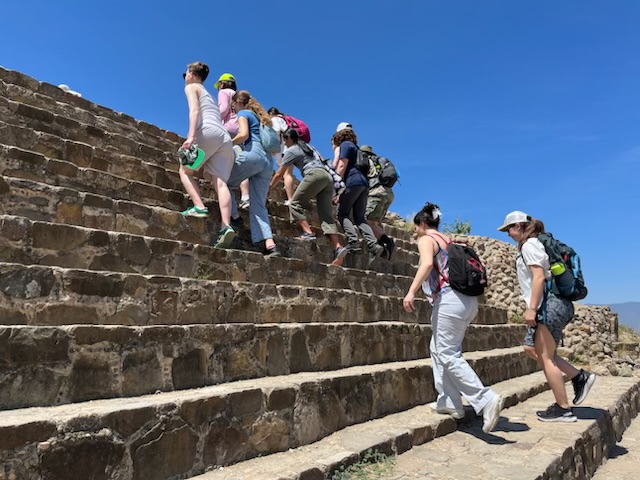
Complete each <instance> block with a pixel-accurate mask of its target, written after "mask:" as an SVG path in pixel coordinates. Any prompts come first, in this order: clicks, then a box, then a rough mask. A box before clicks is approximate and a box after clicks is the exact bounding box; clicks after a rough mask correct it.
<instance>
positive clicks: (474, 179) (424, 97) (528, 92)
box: [0, 0, 640, 303]
mask: <svg viewBox="0 0 640 480" xmlns="http://www.w3.org/2000/svg"><path fill="white" fill-rule="evenodd" d="M224 5H225V2H197V1H191V2H168V1H154V2H149V1H146V2H144V3H143V2H139V1H133V0H131V1H127V2H124V1H119V0H118V1H111V2H91V1H58V2H49V1H44V0H43V1H39V2H34V1H29V0H22V1H21V2H4V4H3V7H2V10H3V12H2V15H3V20H4V21H3V22H2V23H3V28H2V31H1V33H0V35H1V36H2V41H1V42H0V64H2V65H3V66H5V67H7V68H12V69H16V70H19V71H22V72H24V73H27V74H29V75H31V76H33V77H35V78H37V79H39V80H42V81H47V82H50V83H53V84H60V83H67V84H69V85H70V86H71V88H72V89H75V90H78V91H80V92H82V94H83V95H84V96H85V97H86V98H87V99H89V100H92V101H94V102H97V103H100V104H103V105H106V106H109V107H111V108H113V109H115V110H120V111H123V112H126V113H128V114H130V115H133V116H134V117H136V118H139V119H142V120H146V121H148V122H151V123H154V124H156V125H158V126H160V127H163V128H167V129H169V130H172V131H175V132H178V133H180V134H183V135H184V134H185V133H186V129H187V109H186V101H185V98H184V93H183V80H182V77H181V73H182V72H183V71H184V70H185V66H186V64H187V63H189V62H191V61H194V60H202V61H205V62H207V63H208V64H209V66H210V68H211V79H210V80H207V82H206V86H207V87H209V89H210V90H213V81H214V78H213V77H217V76H218V75H219V74H221V73H223V72H231V73H233V74H234V75H235V76H236V77H237V79H238V83H239V87H240V88H243V89H247V90H249V91H250V92H251V93H252V94H253V95H254V96H255V97H256V98H257V99H258V100H259V101H260V102H261V103H262V104H263V105H264V106H265V107H266V108H268V107H270V106H277V107H278V108H279V109H280V110H282V111H285V112H287V113H290V114H292V115H294V116H296V117H299V118H301V119H303V120H305V121H306V122H307V123H308V124H309V127H310V129H311V133H312V140H313V141H312V143H313V144H314V145H315V146H316V147H318V148H319V149H320V150H321V151H322V152H324V153H325V154H327V155H328V154H329V151H330V144H329V142H330V138H331V135H332V134H333V131H334V129H335V126H336V124H337V123H338V122H341V121H348V122H351V123H353V125H354V128H355V129H356V132H357V134H358V136H359V139H360V143H361V144H371V145H373V146H374V149H375V151H376V152H377V153H379V154H383V155H385V156H388V157H390V158H392V159H393V160H394V161H395V163H396V164H397V165H398V167H399V169H400V171H401V174H402V179H401V185H399V186H398V187H397V188H396V189H395V190H396V201H395V202H394V204H393V205H392V210H393V211H395V212H397V213H399V214H401V215H402V216H406V215H409V214H411V213H412V212H415V211H416V210H418V209H419V208H420V207H421V206H422V205H423V204H424V202H425V201H426V200H429V201H433V202H436V203H438V204H439V205H440V206H441V209H442V211H443V213H444V215H445V217H444V220H445V221H446V222H452V221H454V220H455V218H456V217H460V218H461V219H464V220H469V221H470V222H471V224H472V233H474V234H477V235H487V236H492V237H496V238H500V239H505V240H506V239H507V238H506V235H504V234H501V233H499V232H497V231H496V230H495V228H496V226H498V225H500V223H501V222H502V220H503V218H504V215H505V214H506V213H507V212H508V211H510V210H515V209H520V210H525V211H526V212H528V213H529V214H531V215H533V216H535V217H538V218H541V219H542V220H543V221H544V222H545V224H546V226H547V229H548V230H549V231H551V232H553V233H554V234H555V235H556V237H559V238H560V239H562V240H564V241H566V242H567V243H569V244H570V245H572V246H573V247H574V248H575V249H576V250H577V251H578V252H579V253H580V254H581V256H582V259H583V267H584V271H585V276H586V280H587V285H588V286H589V288H590V292H591V293H590V295H589V297H588V298H587V302H588V303H617V302H623V301H632V300H640V293H638V291H639V290H640V281H639V280H638V278H639V276H638V273H637V272H639V271H640V254H638V250H637V248H636V247H637V245H638V243H639V242H638V239H639V238H640V229H639V227H638V225H639V222H638V219H639V214H638V207H640V194H639V193H638V191H639V189H640V188H639V184H640V180H639V173H640V172H639V171H640V93H639V90H638V86H639V85H640V80H639V79H640V56H639V52H640V27H639V25H640V2H637V1H635V0H627V1H615V2H603V1H600V0H598V1H594V0H581V1H577V0H576V1H557V0H555V1H536V2H517V1H510V0H509V1H508V0H503V1H493V0H482V1H478V0H464V1H444V0H442V1H437V2H436V1H428V0H425V1H408V0H396V1H393V2H391V1H375V0H367V1H364V0H363V1H347V0H342V1H334V0H324V1H321V2H320V1H318V2H315V1H314V2H306V1H299V2H290V1H289V2H283V1H278V0H272V1H268V2H267V1H261V0H246V1H244V2H237V3H234V2H226V5H228V6H226V7H225V6H224Z"/></svg>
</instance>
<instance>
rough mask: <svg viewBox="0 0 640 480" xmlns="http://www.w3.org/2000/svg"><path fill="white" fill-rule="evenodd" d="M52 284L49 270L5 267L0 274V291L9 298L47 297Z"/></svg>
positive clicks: (52, 277)
mask: <svg viewBox="0 0 640 480" xmlns="http://www.w3.org/2000/svg"><path fill="white" fill-rule="evenodd" d="M54 283H55V277H54V275H53V272H52V271H51V270H43V269H26V268H25V267H5V268H3V269H2V271H1V272H0V291H1V292H2V293H4V294H5V295H7V296H9V297H14V298H24V299H28V298H38V297H48V296H49V294H50V293H51V290H52V288H53V285H54Z"/></svg>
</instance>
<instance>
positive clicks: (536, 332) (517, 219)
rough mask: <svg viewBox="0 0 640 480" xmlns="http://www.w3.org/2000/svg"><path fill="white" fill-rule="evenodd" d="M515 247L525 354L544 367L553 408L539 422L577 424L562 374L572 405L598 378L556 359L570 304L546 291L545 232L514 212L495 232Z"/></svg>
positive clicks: (540, 414)
mask: <svg viewBox="0 0 640 480" xmlns="http://www.w3.org/2000/svg"><path fill="white" fill-rule="evenodd" d="M498 230H499V231H501V232H506V233H507V234H508V235H509V236H510V237H511V238H512V239H513V240H514V241H515V242H517V244H518V250H519V251H520V253H519V255H518V256H517V258H516V274H517V277H518V283H519V284H520V291H521V294H522V298H524V301H525V302H526V304H527V311H526V313H525V315H524V321H525V323H526V324H527V325H528V326H529V329H528V330H527V334H526V335H525V338H524V349H525V351H526V352H527V354H528V355H529V356H530V357H531V358H533V359H535V360H536V361H537V362H538V363H539V364H540V366H541V367H542V369H543V371H544V374H545V377H546V378H547V381H548V382H549V386H550V387H551V390H552V391H553V395H554V397H555V400H556V401H555V403H554V404H553V405H551V406H550V407H549V408H547V409H546V410H542V411H539V412H537V416H538V420H540V421H543V422H575V421H576V420H577V417H576V416H575V415H574V414H573V411H572V410H571V408H569V400H568V399H567V390H566V388H565V384H564V377H563V375H562V374H563V373H564V374H565V375H566V376H567V377H568V378H570V379H571V381H572V383H573V388H574V391H575V397H574V399H573V403H574V404H575V405H579V404H580V403H582V402H583V401H584V399H585V398H586V397H587V394H588V393H589V390H590V389H591V386H592V385H593V383H594V382H595V379H596V375H595V374H594V373H589V372H586V371H584V370H578V369H577V368H575V367H574V366H573V365H571V364H570V363H569V362H567V361H566V360H565V359H563V358H561V357H560V356H559V355H558V353H557V350H556V349H557V346H558V344H559V343H560V342H561V341H562V332H563V330H564V327H565V326H566V324H567V322H568V321H569V320H571V317H573V313H574V310H573V303H571V301H569V300H566V299H563V298H560V297H557V296H555V295H554V294H553V292H551V291H549V290H548V289H547V288H546V284H547V280H549V279H550V278H551V270H550V266H549V255H548V254H547V252H546V250H545V248H544V246H543V245H542V242H540V240H538V235H540V234H541V233H543V232H544V223H542V222H541V221H540V220H537V219H535V218H532V217H531V216H529V215H527V214H526V213H524V212H522V211H519V210H515V211H513V212H511V213H509V214H507V216H506V217H505V219H504V223H503V224H502V225H501V226H500V227H498Z"/></svg>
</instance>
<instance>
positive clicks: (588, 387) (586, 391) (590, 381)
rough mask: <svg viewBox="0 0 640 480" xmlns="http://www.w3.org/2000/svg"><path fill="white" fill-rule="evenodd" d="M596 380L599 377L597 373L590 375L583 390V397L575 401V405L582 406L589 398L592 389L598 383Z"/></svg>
mask: <svg viewBox="0 0 640 480" xmlns="http://www.w3.org/2000/svg"><path fill="white" fill-rule="evenodd" d="M596 378H597V376H596V374H595V373H591V374H589V377H588V378H587V383H585V384H584V388H583V389H582V395H580V398H578V399H577V400H575V399H574V400H573V404H574V405H580V404H581V403H582V402H584V400H585V399H586V398H587V395H589V391H590V390H591V387H593V384H594V383H596Z"/></svg>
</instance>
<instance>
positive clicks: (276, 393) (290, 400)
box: [267, 388, 296, 411]
mask: <svg viewBox="0 0 640 480" xmlns="http://www.w3.org/2000/svg"><path fill="white" fill-rule="evenodd" d="M295 401H296V391H295V389H293V388H276V389H274V390H272V391H271V392H270V393H269V397H268V400H267V406H268V408H269V410H272V411H278V410H284V409H291V408H293V406H294V404H295Z"/></svg>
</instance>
